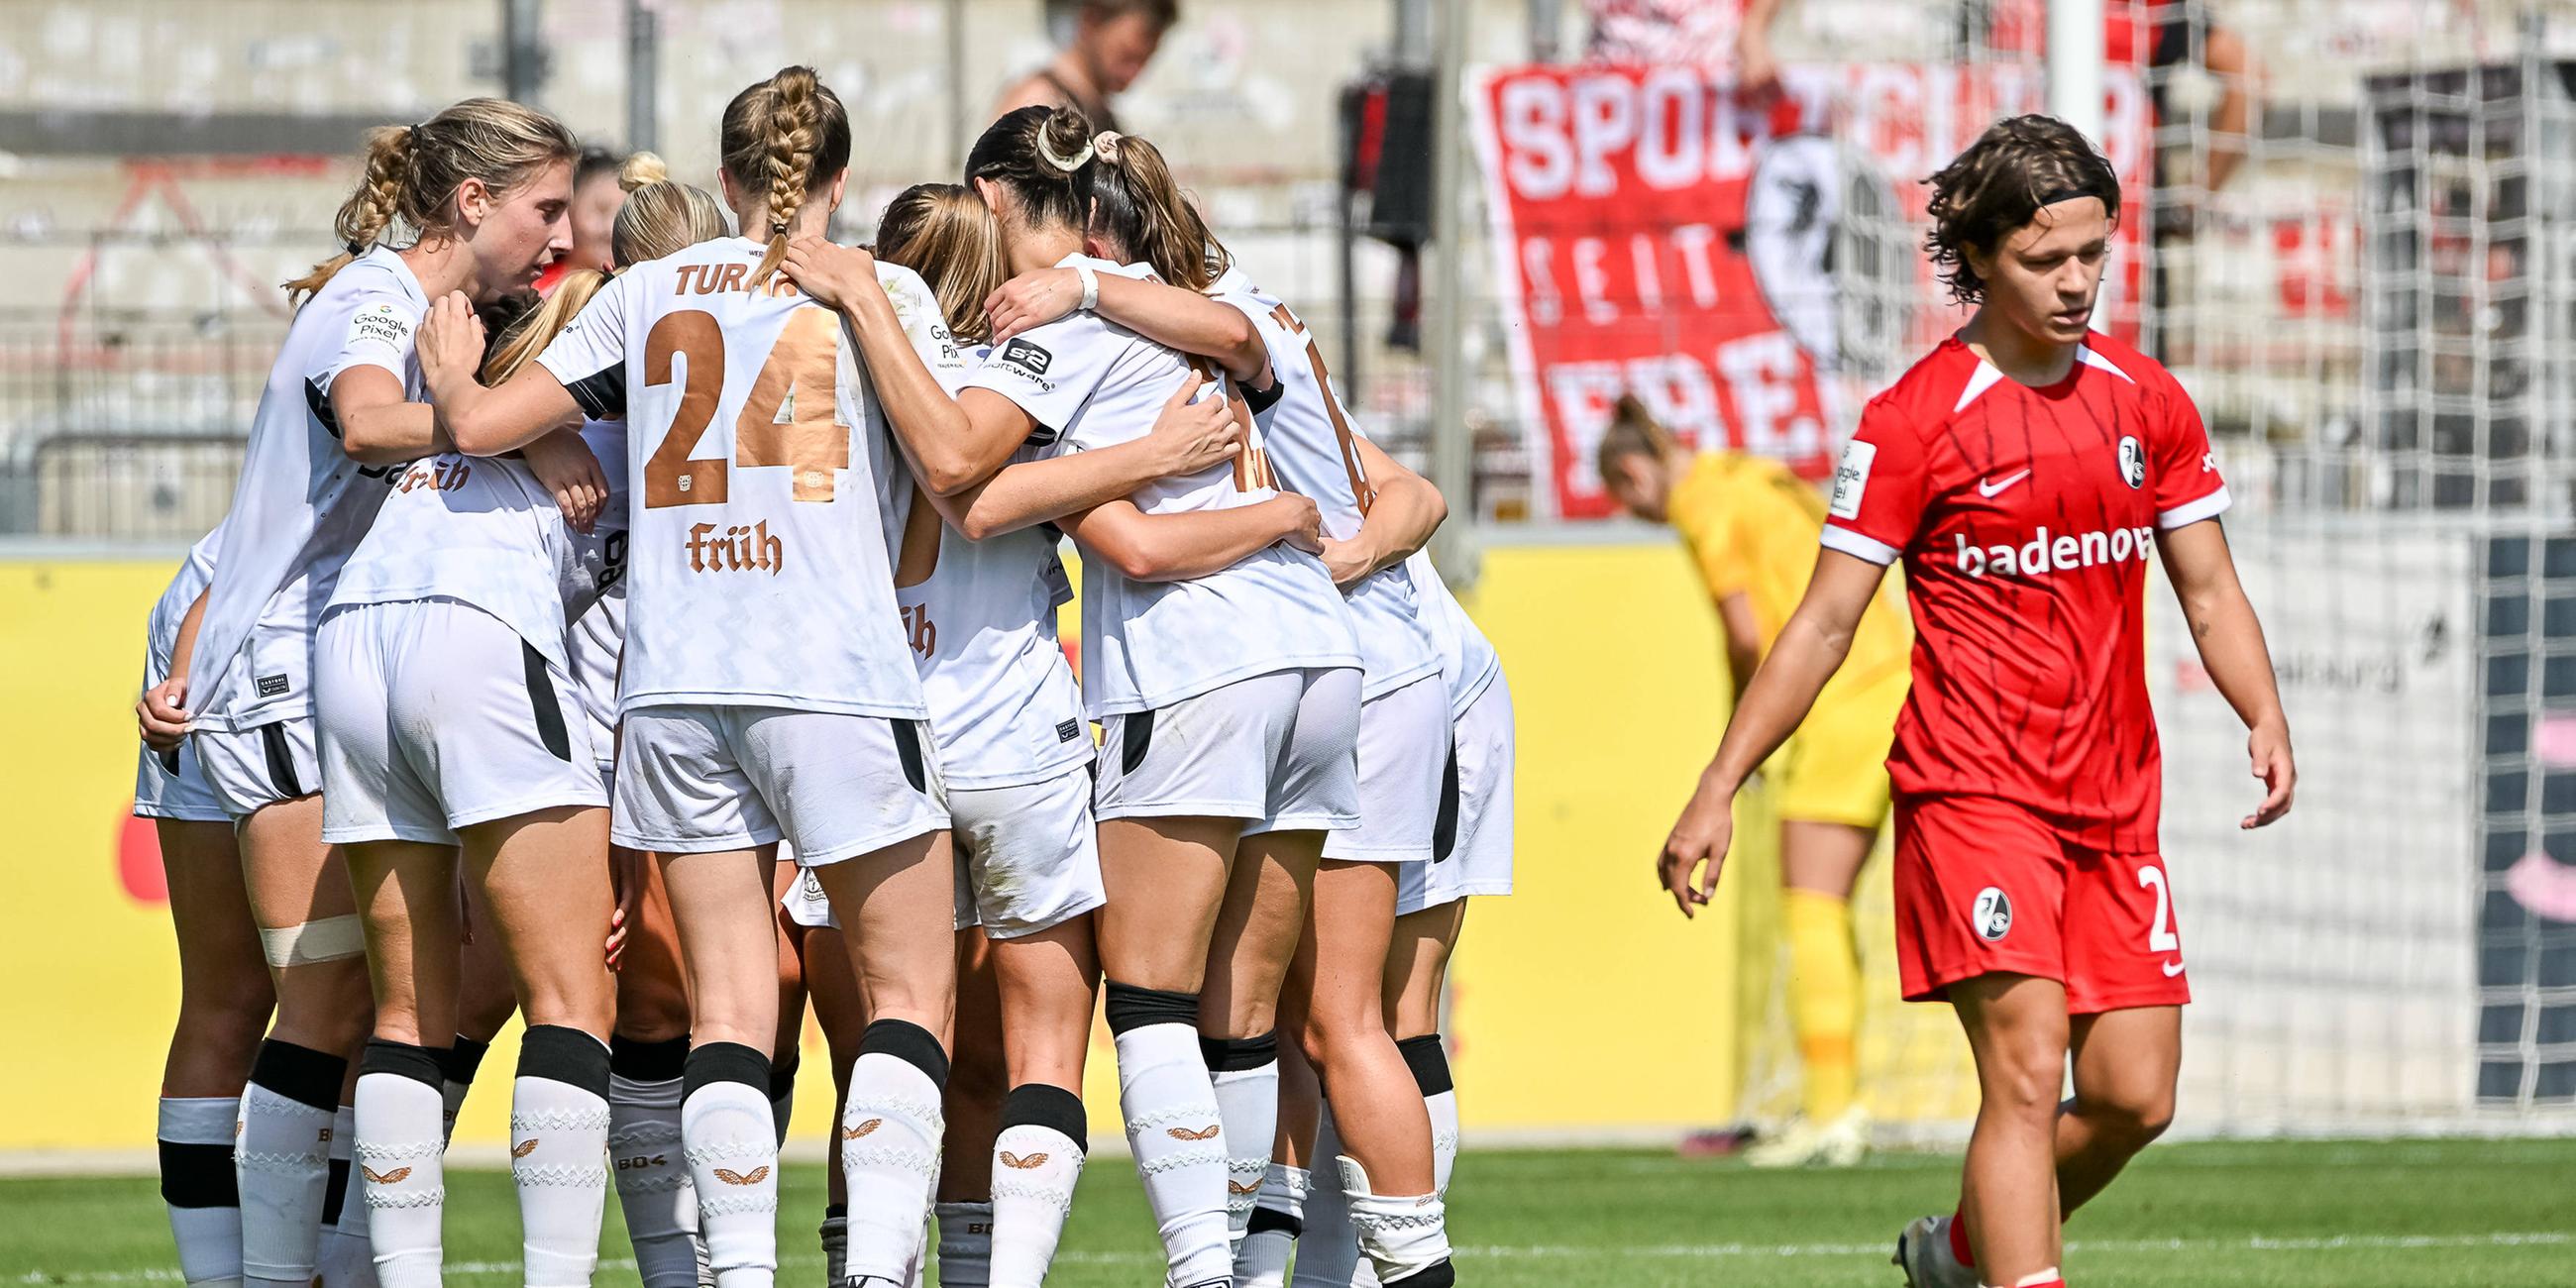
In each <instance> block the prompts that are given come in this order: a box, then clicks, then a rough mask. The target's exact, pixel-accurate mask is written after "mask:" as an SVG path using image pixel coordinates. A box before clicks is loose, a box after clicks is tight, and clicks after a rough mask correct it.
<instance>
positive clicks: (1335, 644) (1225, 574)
mask: <svg viewBox="0 0 2576 1288" xmlns="http://www.w3.org/2000/svg"><path fill="white" fill-rule="evenodd" d="M1079 258H1080V257H1079V256H1070V255H1069V256H1066V257H1065V259H1064V261H1063V262H1064V263H1066V264H1071V263H1074V262H1075V261H1076V260H1077V259H1079ZM1087 262H1088V263H1090V264H1091V265H1092V266H1093V267H1094V268H1096V269H1097V270H1099V271H1101V272H1104V273H1124V274H1126V275H1127V276H1129V277H1137V278H1144V277H1150V276H1152V275H1153V274H1152V270H1151V269H1149V268H1147V267H1146V266H1145V265H1142V264H1132V265H1127V266H1123V267H1122V266H1120V265H1117V264H1111V263H1108V262H1107V261H1104V260H1089V261H1087ZM1200 370H1201V371H1204V367H1203V366H1201V367H1200ZM1191 372H1192V364H1191V363H1190V362H1189V361H1188V360H1187V359H1184V358H1183V357H1182V356H1181V355H1180V354H1178V353H1175V352H1173V351H1172V350H1170V349H1167V348H1165V347H1163V346H1162V345H1159V344H1156V343H1154V342H1153V341H1151V340H1148V339H1146V338H1144V337H1143V336H1140V335H1138V334H1136V333H1135V332H1133V331H1130V330H1128V329H1127V328H1125V327H1122V326H1119V325H1117V324H1116V323H1114V322H1110V321H1107V320H1106V319H1103V318H1101V317H1100V316H1099V315H1097V314H1094V313H1090V312H1075V313H1073V314H1070V315H1068V316H1066V317H1063V318H1059V319H1057V320H1056V321H1053V322H1050V323H1048V324H1046V325H1045V326H1042V327H1038V328H1035V329H1034V330H1031V331H1029V332H1028V333H1027V334H1025V335H1020V336H1016V337H1013V338H1012V339H1011V340H1010V341H1009V342H1008V343H1006V344H1004V345H1003V346H1002V347H1001V348H1000V349H999V350H997V351H995V353H994V354H993V357H992V359H991V360H990V361H988V362H986V363H985V364H984V365H983V366H982V367H980V368H978V369H977V370H976V371H975V372H974V374H972V375H970V376H968V377H967V380H966V383H967V384H968V385H970V386H973V387H978V388H983V389H990V390H992V391H993V392H995V393H998V394H1001V395H1002V396H1003V397H1005V398H1008V399H1010V400H1011V401H1012V402H1014V403H1017V404H1019V406H1020V409H1021V410H1023V411H1025V412H1027V413H1028V414H1029V417H1030V418H1031V419H1033V420H1035V421H1036V422H1037V423H1038V431H1037V434H1036V435H1035V436H1033V437H1034V439H1035V440H1036V441H1039V442H1042V443H1045V444H1047V445H1048V446H1049V447H1050V449H1051V450H1052V451H1054V452H1058V453H1062V452H1079V451H1087V450H1090V449H1093V448H1101V447H1110V446H1114V445H1116V444H1119V443H1124V442H1128V441H1131V440H1133V439H1138V438H1142V437H1144V436H1145V435H1146V434H1147V433H1149V432H1151V431H1152V430H1153V428H1154V422H1155V421H1156V420H1158V419H1159V418H1160V417H1161V415H1162V410H1163V404H1164V402H1166V401H1167V400H1169V399H1170V398H1171V396H1172V391H1173V390H1175V389H1178V388H1179V387H1180V386H1181V383H1182V381H1183V380H1184V379H1186V378H1188V377H1189V376H1190V374H1191ZM1237 401H1238V404H1239V403H1240V399H1239V398H1238V399H1237ZM1237 414H1238V415H1241V416H1244V417H1245V418H1246V419H1247V421H1248V420H1249V417H1250V412H1249V411H1248V409H1245V408H1242V407H1241V406H1238V408H1237ZM1253 433H1254V437H1253V438H1252V440H1251V441H1250V443H1249V444H1248V445H1247V450H1246V451H1245V453H1244V454H1243V455H1242V456H1241V457H1239V458H1237V459H1236V460H1235V461H1234V462H1232V463H1230V464H1226V465H1216V466H1211V467H1209V468H1207V469H1205V470H1201V471H1199V472H1198V473H1196V474H1186V475H1178V476H1175V477H1172V478H1166V479H1157V480H1155V481H1153V482H1151V483H1148V484H1146V485H1145V486H1143V487H1141V488H1138V489H1137V490H1136V491H1135V492H1134V493H1132V494H1131V495H1130V496H1129V498H1128V499H1129V500H1131V501H1133V502H1134V503H1135V505H1136V508H1137V509H1139V510H1142V511H1144V512H1145V513H1147V514H1180V513H1186V512H1190V511H1200V510H1225V509H1232V508H1234V507H1236V506H1244V505H1253V504H1257V503H1259V502H1261V501H1266V500H1268V499H1270V498H1271V497H1272V496H1274V495H1277V493H1276V492H1275V491H1273V489H1272V487H1271V480H1270V478H1269V475H1268V471H1267V470H1266V469H1265V468H1263V466H1262V463H1261V462H1262V458H1261V454H1260V450H1259V449H1260V446H1261V442H1260V438H1259V430H1258V428H1257V427H1255V429H1254V431H1253ZM1082 652H1083V665H1082V696H1083V702H1084V705H1085V706H1086V707H1088V708H1089V710H1090V714H1091V716H1092V717H1093V718H1094V719H1099V718H1102V717H1106V716H1112V715H1119V714H1122V713H1126V712H1133V711H1148V710H1153V709H1156V708H1160V707H1165V706H1169V705H1171V704H1172V703H1175V702H1178V701H1180V700H1181V699H1183V698H1190V697H1196V696H1198V695H1199V694H1202V693H1206V692H1208V691H1209V690H1211V689H1216V688H1220V687H1222V686H1224V685H1228V684H1232V683H1234V682H1235V681H1238V680H1245V679H1250V678H1252V677H1253V676H1257V675H1267V674H1270V673H1271V672H1274V671H1283V670H1288V669H1291V668H1296V667H1336V666H1349V667H1356V666H1358V665H1359V661H1360V657H1359V648H1358V644H1357V642H1356V641H1355V640H1354V639H1353V638H1352V632H1351V622H1350V612H1349V610H1348V609H1346V608H1345V607H1343V604H1342V596H1341V593H1340V592H1339V591H1338V590H1336V589H1334V587H1333V580H1332V577H1331V576H1330V575H1329V574H1327V573H1326V572H1325V571H1324V565H1323V563H1322V562H1321V561H1320V560H1318V559H1316V558H1315V557H1314V556H1313V555H1310V554H1307V553H1306V552H1304V551H1302V550H1297V549H1294V548H1292V547H1289V546H1286V545H1273V546H1270V547H1268V548H1266V549H1263V550H1260V551H1258V552H1256V553H1254V554H1252V555H1251V556H1249V557H1247V558H1245V559H1243V560H1241V561H1239V562H1237V563H1236V564H1235V565H1234V566H1232V567H1230V568H1227V569H1225V570H1223V571H1221V572H1218V573H1216V574H1214V575H1212V576H1207V577H1201V578H1198V579H1196V580H1193V581H1169V582H1140V581H1130V580H1128V579H1127V578H1126V577H1124V576H1122V575H1120V574H1119V572H1118V571H1117V570H1116V569H1115V568H1112V567H1110V566H1109V564H1108V562H1107V561H1105V560H1099V559H1094V560H1090V561H1088V562H1086V563H1085V564H1084V565H1083V595H1082Z"/></svg>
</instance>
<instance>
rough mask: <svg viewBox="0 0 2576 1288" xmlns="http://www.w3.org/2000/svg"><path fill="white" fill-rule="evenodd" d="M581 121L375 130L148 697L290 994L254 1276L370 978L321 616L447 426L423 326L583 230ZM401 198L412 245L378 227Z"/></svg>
mask: <svg viewBox="0 0 2576 1288" xmlns="http://www.w3.org/2000/svg"><path fill="white" fill-rule="evenodd" d="M574 152H575V147H574V144H573V140H572V135H571V134H570V132H568V131H566V130H565V129H564V128H563V126H562V125H561V124H560V123H558V122H556V121H555V120H553V119H552V118H551V117H547V116H545V115H543V114H541V113H538V112H534V111H531V110H529V109H526V108H523V107H520V106H518V105H516V104H512V103H505V102H501V101H499V100H496V99H469V100H467V101H465V102H462V103H459V104H457V105H455V106H454V107H450V108H448V109H447V110H445V111H443V112H440V113H439V114H438V115H437V116H434V117H432V118H430V119H429V120H428V121H425V122H423V123H421V124H419V125H413V126H392V127H386V128H384V129H380V130H378V131H376V132H375V133H374V134H373V135H372V136H371V137H370V139H369V141H368V146H367V156H366V164H365V173H364V176H363V177H362V178H361V179H360V181H359V185H358V188H357V191H356V192H355V193H353V194H352V195H351V196H350V198H349V199H348V201H347V202H346V203H344V204H343V205H342V206H341V208H340V212H339V216H338V219H337V221H336V224H335V231H336V232H337V233H338V235H339V236H340V237H341V239H342V240H343V241H344V242H345V243H346V244H347V253H346V254H343V255H340V256H336V257H334V258H332V259H331V260H329V261H326V262H325V263H323V264H321V265H320V266H318V267H316V268H315V269H314V271H313V272H312V273H311V274H310V275H308V276H306V277H305V278H303V279H302V280H300V281H297V282H294V283H291V284H290V286H289V290H290V291H291V292H293V293H294V294H296V295H298V296H303V297H307V298H305V300H304V302H303V304H302V306H301V307H300V308H299V310H298V311H297V313H296V318H295V322H294V324H293V325H292V326H290V327H289V328H288V331H287V338H286V343H285V345H284V347H283V348H282V349H281V351H280V353H279V355H278V359H277V362H276V364H275V365H274V366H273V367H272V368H271V369H270V372H269V379H268V385H267V388H266V391H265V392H264V393H263V394H262V396H261V398H260V405H259V410H258V412H257V414H256V418H255V420H254V421H253V424H252V426H251V431H250V443H249V448H248V451H247V454H246V455H245V457H244V461H243V467H242V476H241V482H240V484H239V486H238V487H237V488H236V490H235V492H234V494H233V503H232V509H231V511H230V513H228V514H227V515H226V517H225V520H224V524H223V527H222V528H221V529H220V532H221V534H222V535H221V537H220V538H219V540H218V542H217V549H218V550H219V552H220V554H221V557H220V558H219V559H218V560H217V563H216V567H215V575H214V578H213V581H212V583H211V584H210V585H209V587H208V589H207V591H206V593H205V595H204V596H203V599H204V604H203V607H202V608H201V609H198V610H195V611H192V613H191V614H190V616H191V617H192V618H195V619H196V621H197V624H198V628H197V630H196V631H195V632H194V633H193V634H191V633H189V632H186V631H184V630H183V642H182V645H181V647H182V649H183V650H185V651H187V652H188V654H189V666H188V669H187V672H186V673H185V674H184V675H178V676H173V677H172V678H171V679H169V680H166V681H164V682H163V683H162V684H161V685H160V686H159V687H158V688H156V689H155V690H154V691H153V692H152V693H149V694H147V695H146V701H147V703H149V704H151V706H152V707H153V708H154V710H155V712H156V713H157V716H158V718H160V719H162V720H163V721H165V722H167V721H177V722H184V723H185V724H187V725H188V727H189V728H190V730H191V734H190V739H191V749H192V750H193V751H194V752H195V753H196V755H197V759H198V763H199V764H200V765H201V766H202V767H203V769H204V771H205V774H206V779H207V783H208V786H209V787H210V788H211V789H212V791H213V793H214V796H215V798H216V800H217V801H218V802H219V803H220V804H221V806H222V807H223V809H224V812H225V813H226V814H227V815H229V816H230V817H231V818H232V819H233V820H234V822H235V827H236V829H237V832H238V835H239V837H240V841H241V848H242V861H243V873H244V876H245V878H246V880H247V884H248V888H249V892H250V901H251V909H252V913H253V915H254V917H255V918H256V919H257V921H258V924H259V927H260V936H261V941H262V947H263V949H264V951H265V952H266V955H267V957H268V961H269V964H270V966H271V968H272V969H273V971H274V974H275V983H276V988H277V997H278V1013H277V1021H276V1024H275V1026H274V1027H273V1028H272V1029H271V1031H270V1033H269V1037H268V1040H267V1041H266V1042H264V1043H263V1044H262V1045H261V1048H260V1053H259V1056H258V1059H257V1060H256V1062H255V1064H254V1067H253V1069H252V1073H251V1080H250V1085H249V1087H248V1089H247V1090H245V1091H244V1092H243V1094H242V1104H241V1116H240V1120H239V1137H238V1147H237V1149H236V1151H235V1162H234V1167H235V1173H236V1176H237V1178H238V1182H239V1188H240V1195H241V1199H242V1274H243V1281H244V1282H245V1284H248V1285H269V1284H294V1285H298V1286H299V1288H300V1286H301V1285H303V1284H305V1283H307V1282H308V1281H309V1280H310V1279H311V1277H312V1274H313V1270H314V1261H315V1253H316V1250H317V1243H318V1231H319V1222H320V1220H321V1217H322V1211H321V1209H322V1207H323V1203H324V1199H325V1196H326V1187H327V1179H328V1170H329V1152H330V1145H331V1139H332V1136H333V1134H334V1132H335V1130H344V1129H345V1126H346V1124H345V1123H341V1124H338V1125H337V1126H335V1118H336V1115H335V1112H334V1109H335V1106H336V1105H337V1104H338V1102H339V1097H340V1091H341V1088H342V1087H343V1085H344V1084H345V1082H346V1081H347V1072H348V1055H349V1054H350V1053H351V1052H352V1051H354V1050H355V1048H356V1047H357V1046H358V1044H359V1042H360V1041H361V1040H362V1039H363V1038H364V1037H365V1035H366V1029H367V1025H368V1013H369V1004H368V994H367V980H366V974H365V971H364V969H363V967H362V965H361V964H360V962H359V961H358V958H359V956H360V955H361V953H362V952H363V944H362V939H361V935H360V930H359V923H358V918H357V915H356V912H355V908H354V904H353V902H352V898H351V895H350V891H349V884H348V879H347V876H346V874H345V869H344V868H343V867H342V866H341V864H340V862H339V860H338V858H337V857H336V855H335V853H334V851H332V850H331V849H330V848H329V847H328V846H326V845H325V844H323V843H322V841H321V839H320V831H321V813H322V807H321V805H322V803H321V801H320V800H319V799H318V798H317V796H316V793H317V790H318V788H319V787H320V782H321V779H320V772H319V769H318V767H317V764H316V761H315V752H314V739H313V723H312V719H311V709H312V692H311V688H310V679H309V677H310V675H311V672H312V642H313V618H314V617H315V615H316V614H318V613H319V611H320V609H321V607H322V605H323V604H324V603H325V602H326V601H327V600H328V599H329V597H330V594H331V591H332V588H333V584H334V583H335V582H336V581H337V579H338V577H339V573H340V568H341V565H342V563H343V562H344V561H345V560H346V559H347V558H348V555H349V552H350V551H351V550H352V549H354V548H355V547H356V545H357V542H358V539H359V537H361V536H363V535H364V534H365V532H366V529H367V526H368V524H369V523H370V522H372V521H373V519H374V517H375V513H376V509H377V507H378V506H379V505H380V504H381V503H382V501H383V499H384V495H385V489H386V488H387V487H389V486H391V483H392V481H393V480H394V479H395V478H396V477H397V476H398V475H399V473H400V471H399V469H398V468H397V467H398V466H400V465H401V464H403V463H405V462H408V461H410V460H412V459H414V458H416V457H419V456H422V455H426V454H428V453H429V452H431V451H434V450H436V449H437V448H438V447H439V446H441V445H442V444H441V439H440V437H439V434H438V431H437V427H436V425H435V422H434V417H433V414H432V413H431V410H430V409H429V408H428V407H427V406H426V405H423V404H421V403H418V402H415V401H413V400H412V395H413V394H415V393H416V392H417V388H418V377H417V375H416V368H415V366H414V364H413V362H412V355H411V337H412V331H413V329H414V327H415V326H416V325H417V323H418V322H419V320H420V318H421V316H422V314H423V313H424V312H425V311H426V310H427V308H428V306H429V301H430V299H431V298H432V297H433V295H435V294H445V293H450V292H460V291H461V292H464V293H466V294H467V295H468V296H470V297H471V298H475V299H484V298H491V297H495V296H498V295H500V294H503V293H505V292H509V291H515V290H525V289H527V287H528V286H529V284H530V283H532V282H534V281H535V279H536V276H537V274H538V272H539V271H540V270H541V269H543V268H544V267H545V265H546V263H547V261H548V260H549V259H550V258H551V257H552V256H554V255H555V254H557V253H559V252H560V251H561V250H562V248H563V246H564V245H565V244H566V241H567V233H566V229H565V219H564V210H565V206H566V205H567V203H568V202H569V200H570V198H569V189H570V186H571V168H570V162H571V158H572V156H573V154H574ZM396 220H400V221H401V222H402V223H404V224H407V225H409V226H411V227H412V228H415V229H418V230H419V231H420V237H419V239H418V240H417V241H416V242H415V243H414V244H413V245H411V246H410V247H407V248H405V249H402V250H399V251H397V250H394V249H392V248H389V247H385V246H382V245H379V244H378V239H379V238H380V237H381V236H382V235H383V233H384V232H385V231H386V229H387V228H388V227H390V226H391V225H392V224H393V223H394V222H395V221H396Z"/></svg>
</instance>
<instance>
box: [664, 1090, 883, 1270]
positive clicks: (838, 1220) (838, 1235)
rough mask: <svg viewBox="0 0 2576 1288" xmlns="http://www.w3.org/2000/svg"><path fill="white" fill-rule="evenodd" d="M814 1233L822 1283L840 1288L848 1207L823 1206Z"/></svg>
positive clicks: (847, 1253) (846, 1248)
mask: <svg viewBox="0 0 2576 1288" xmlns="http://www.w3.org/2000/svg"><path fill="white" fill-rule="evenodd" d="M834 1130H836V1131H837V1130H839V1128H837V1127H836V1128H834ZM815 1233H816V1234H818V1235H821V1236H822V1239H823V1282H825V1283H827V1284H830V1285H832V1288H840V1284H841V1281H842V1280H844V1279H847V1278H849V1277H850V1205H849V1204H847V1203H826V1204H824V1205H823V1225H822V1228H820V1229H818V1230H816V1231H815ZM648 1288H649V1285H648Z"/></svg>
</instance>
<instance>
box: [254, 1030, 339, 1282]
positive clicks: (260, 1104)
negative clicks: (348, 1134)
mask: <svg viewBox="0 0 2576 1288" xmlns="http://www.w3.org/2000/svg"><path fill="white" fill-rule="evenodd" d="M348 1071H349V1062H348V1061H346V1060H343V1059H341V1058H340V1057H338V1056H335V1055H330V1054H327V1053H324V1052H321V1051H315V1050H312V1049H311V1048H308V1047H300V1046H296V1045H294V1044H293V1043H289V1042H279V1041H277V1040H275V1039H271V1040H269V1041H267V1042H263V1043H261V1044H260V1048H259V1057H258V1060H257V1062H256V1064H255V1066H254V1067H253V1068H252V1070H251V1076H250V1085H249V1086H247V1087H244V1088H243V1089H242V1098H241V1136H240V1139H239V1140H238V1141H237V1142H236V1143H235V1147H234V1151H233V1177H234V1181H235V1183H236V1185H237V1186H238V1188H239V1191H240V1194H241V1214H242V1280H243V1282H244V1283H245V1284H247V1285H253V1286H255V1288H266V1286H268V1285H288V1286H290V1288H307V1285H309V1284H310V1283H311V1282H312V1280H313V1271H314V1269H315V1268H316V1264H317V1263H318V1261H319V1259H320V1258H319V1253H320V1250H321V1239H322V1225H323V1221H324V1213H323V1211H322V1208H323V1198H324V1194H325V1191H326V1190H327V1189H328V1187H329V1185H330V1177H331V1155H330V1150H331V1122H332V1119H333V1117H334V1116H335V1115H336V1113H337V1112H338V1110H339V1107H340V1083H341V1081H342V1080H343V1079H344V1078H345V1077H346V1076H347V1074H348Z"/></svg>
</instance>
